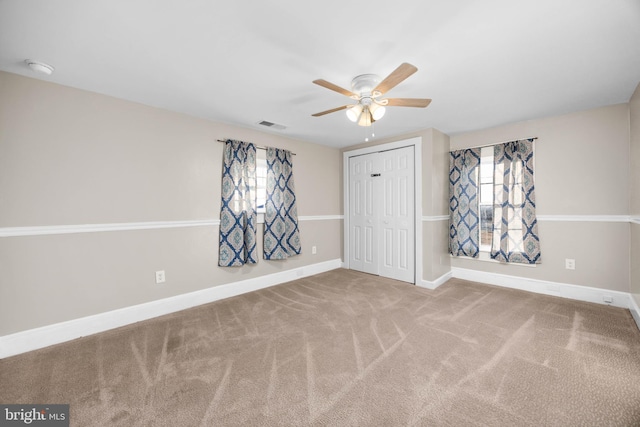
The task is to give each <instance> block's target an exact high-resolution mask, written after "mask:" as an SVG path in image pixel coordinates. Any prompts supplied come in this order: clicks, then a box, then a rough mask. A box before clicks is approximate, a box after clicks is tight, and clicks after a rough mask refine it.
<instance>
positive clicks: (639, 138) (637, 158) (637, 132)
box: [629, 84, 640, 306]
mask: <svg viewBox="0 0 640 427" xmlns="http://www.w3.org/2000/svg"><path fill="white" fill-rule="evenodd" d="M629 118H630V139H629V140H630V156H629V157H630V160H631V164H630V169H631V189H630V202H629V205H630V214H631V217H632V218H633V219H634V221H633V222H632V224H631V260H632V262H631V294H632V295H633V297H634V298H635V301H636V304H638V306H640V262H639V260H640V84H638V87H637V88H636V91H635V92H634V94H633V96H632V97H631V100H630V101H629Z"/></svg>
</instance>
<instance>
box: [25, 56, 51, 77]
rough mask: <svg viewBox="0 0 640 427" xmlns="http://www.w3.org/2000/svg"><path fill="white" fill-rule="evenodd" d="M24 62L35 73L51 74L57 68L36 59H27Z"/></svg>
mask: <svg viewBox="0 0 640 427" xmlns="http://www.w3.org/2000/svg"><path fill="white" fill-rule="evenodd" d="M24 62H25V63H26V64H27V65H28V66H29V68H31V70H32V71H33V72H35V73H41V74H46V75H47V76H50V75H51V73H53V70H55V68H53V67H52V66H51V65H49V64H45V63H44V62H40V61H34V60H32V59H25V61H24Z"/></svg>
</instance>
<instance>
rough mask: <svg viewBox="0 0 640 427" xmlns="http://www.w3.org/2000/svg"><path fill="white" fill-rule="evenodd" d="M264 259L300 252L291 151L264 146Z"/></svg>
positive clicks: (280, 257) (288, 255)
mask: <svg viewBox="0 0 640 427" xmlns="http://www.w3.org/2000/svg"><path fill="white" fill-rule="evenodd" d="M264 208H265V214H264V259H267V260H276V259H287V258H288V257H290V256H293V255H298V254H299V253H300V251H301V247H300V232H299V230H298V210H297V208H296V195H295V186H294V183H293V171H292V165H291V152H290V151H287V150H280V149H278V148H272V147H268V148H267V200H266V203H265V206H264Z"/></svg>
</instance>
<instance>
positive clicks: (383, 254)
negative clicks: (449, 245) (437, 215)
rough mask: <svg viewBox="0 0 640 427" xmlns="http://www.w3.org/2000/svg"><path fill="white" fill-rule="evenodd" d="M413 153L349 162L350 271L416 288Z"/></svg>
mask: <svg viewBox="0 0 640 427" xmlns="http://www.w3.org/2000/svg"><path fill="white" fill-rule="evenodd" d="M413 156H414V148H413V147H404V148H399V149H395V150H389V151H383V152H380V153H371V154H366V155H362V156H357V157H351V158H349V266H350V268H352V269H354V270H359V271H363V272H365V273H370V274H376V275H381V276H384V277H389V278H393V279H397V280H402V281H406V282H411V283H415V262H414V258H415V255H414V254H415V231H414V230H415V221H414V212H415V210H414V204H415V195H414V158H413Z"/></svg>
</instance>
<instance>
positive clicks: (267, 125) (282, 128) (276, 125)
mask: <svg viewBox="0 0 640 427" xmlns="http://www.w3.org/2000/svg"><path fill="white" fill-rule="evenodd" d="M258 124H259V125H262V126H266V127H269V128H273V129H278V130H285V129H286V128H287V127H286V126H283V125H279V124H277V123H273V122H268V121H266V120H263V121H261V122H258Z"/></svg>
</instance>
